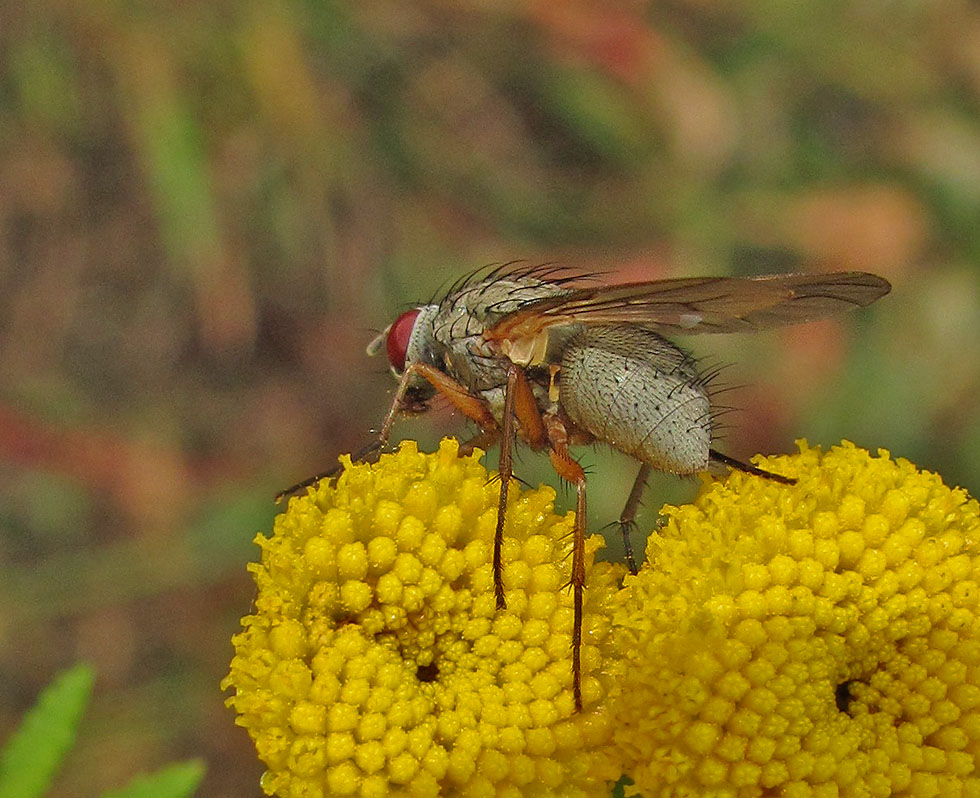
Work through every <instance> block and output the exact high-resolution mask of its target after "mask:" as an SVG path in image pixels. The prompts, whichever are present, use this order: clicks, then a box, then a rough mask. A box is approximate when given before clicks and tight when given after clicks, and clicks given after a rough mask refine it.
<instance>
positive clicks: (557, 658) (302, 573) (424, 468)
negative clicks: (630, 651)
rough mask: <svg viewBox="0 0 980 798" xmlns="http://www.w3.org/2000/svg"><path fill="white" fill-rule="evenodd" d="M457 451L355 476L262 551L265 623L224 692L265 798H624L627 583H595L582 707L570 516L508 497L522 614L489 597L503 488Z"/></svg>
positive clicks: (258, 569) (507, 540)
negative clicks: (616, 620) (620, 689)
mask: <svg viewBox="0 0 980 798" xmlns="http://www.w3.org/2000/svg"><path fill="white" fill-rule="evenodd" d="M479 454H480V453H477V454H475V455H473V456H468V457H458V446H457V444H456V442H455V441H452V440H444V441H443V442H442V444H441V446H440V448H439V451H438V452H436V453H434V454H421V453H419V452H418V450H417V448H416V446H415V444H414V443H413V442H411V441H408V442H406V443H404V444H402V446H401V448H400V449H399V451H398V452H397V453H395V454H392V455H385V456H382V458H381V459H380V461H379V462H378V463H377V464H373V465H364V464H351V462H350V460H349V459H348V460H346V461H345V462H344V472H343V474H342V475H341V476H340V477H339V478H338V479H337V480H336V483H335V484H334V483H333V482H330V483H328V482H326V481H324V482H322V483H321V484H320V485H319V486H318V487H317V488H316V489H315V490H313V489H311V490H310V491H309V492H308V494H307V495H306V496H302V497H296V498H293V499H292V500H290V503H289V507H288V509H287V510H286V512H285V513H283V514H282V515H280V516H278V517H277V518H276V521H275V526H274V530H273V534H272V537H265V536H263V535H261V534H260V535H259V536H258V537H257V538H256V542H257V543H258V545H259V546H260V547H261V549H262V558H261V562H260V563H256V564H253V565H252V566H250V570H251V571H252V574H253V576H254V578H255V581H256V584H257V586H258V596H257V598H256V600H255V604H254V613H253V614H252V615H249V616H247V617H245V618H244V619H243V620H242V626H243V629H242V631H241V632H240V633H239V634H238V635H236V637H235V638H234V646H235V657H234V659H233V660H232V663H231V671H230V673H229V675H228V676H227V677H226V678H225V680H224V682H223V686H224V687H225V688H231V689H233V690H234V695H233V696H232V697H231V698H229V699H228V704H229V705H230V706H232V707H233V708H234V709H235V711H236V713H237V715H238V719H237V722H238V723H239V724H240V725H242V726H244V727H245V728H246V729H247V730H248V732H249V734H250V735H251V736H252V739H253V740H254V742H255V746H256V749H257V752H258V755H259V758H260V759H261V760H262V761H263V762H264V763H265V765H266V768H267V770H266V773H265V775H264V777H263V779H262V789H263V790H264V791H265V793H266V794H267V795H277V796H282V798H300V797H301V796H302V798H322V797H323V796H342V795H352V796H362V797H363V798H381V796H388V795H392V796H398V795H405V796H417V797H419V798H422V797H423V796H440V795H447V796H453V795H460V796H462V795H466V796H486V797H487V798H489V797H490V796H512V798H518V796H552V795H554V796H558V795H562V796H592V795H597V796H599V795H602V796H604V795H609V793H610V784H609V782H610V780H611V781H615V780H616V779H617V778H618V777H619V775H620V771H618V770H617V769H616V763H612V762H611V760H610V758H609V756H608V750H609V745H610V741H611V737H612V724H611V720H610V716H609V712H608V708H607V702H606V701H605V698H606V696H607V695H608V693H609V692H610V690H611V689H612V687H613V685H614V684H615V683H616V682H617V681H618V680H619V679H620V678H621V676H622V672H621V670H618V669H620V668H621V667H622V665H621V661H620V660H618V659H616V658H615V657H614V656H612V653H613V651H612V649H611V646H612V635H611V623H610V618H611V615H612V605H613V603H614V600H615V596H616V591H617V588H618V585H617V582H618V580H619V578H620V577H621V575H622V570H621V569H620V568H619V567H618V566H611V565H609V564H602V563H597V564H595V565H592V558H593V554H594V553H595V550H596V549H597V548H598V547H599V546H600V545H601V539H600V538H598V537H594V538H591V539H590V540H589V541H588V544H587V550H588V556H587V563H588V565H589V572H588V579H587V590H586V606H585V624H584V641H585V645H584V646H583V650H582V663H583V698H584V704H585V708H584V711H583V712H581V713H576V712H575V711H574V704H573V698H572V670H571V668H572V664H571V640H572V606H571V601H572V598H571V594H570V591H569V590H568V589H567V584H568V581H569V566H570V557H569V556H568V555H569V551H570V547H571V537H570V533H571V531H572V525H573V516H572V515H566V516H563V517H561V516H556V515H555V514H554V512H553V502H554V492H553V491H552V490H551V489H550V488H546V487H544V488H541V489H539V490H529V491H524V492H521V491H520V490H519V489H516V486H515V485H514V483H511V484H512V487H511V496H510V502H509V505H508V508H507V517H506V524H505V527H504V548H503V562H504V571H503V578H504V584H505V587H506V600H507V609H506V610H497V609H496V606H495V601H494V591H493V569H492V565H491V557H492V552H493V534H494V526H495V522H496V514H497V510H496V507H497V500H498V496H499V482H498V481H496V480H495V479H493V478H492V475H490V474H488V472H487V471H486V469H485V468H484V467H483V466H482V465H481V464H480V462H479Z"/></svg>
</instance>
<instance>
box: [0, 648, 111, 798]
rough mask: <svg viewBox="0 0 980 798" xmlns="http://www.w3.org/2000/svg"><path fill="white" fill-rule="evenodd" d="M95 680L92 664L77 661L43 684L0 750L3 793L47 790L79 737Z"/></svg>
mask: <svg viewBox="0 0 980 798" xmlns="http://www.w3.org/2000/svg"><path fill="white" fill-rule="evenodd" d="M94 682H95V671H94V670H93V669H92V668H91V666H89V665H76V666H75V667H74V668H72V669H70V670H68V671H65V672H64V673H62V674H60V675H59V676H58V677H57V678H56V679H55V680H54V681H53V682H52V683H51V684H50V685H48V687H46V688H45V689H44V692H42V693H41V695H40V697H39V698H38V700H37V704H35V706H34V707H33V708H32V709H31V710H30V711H29V712H28V713H27V715H26V716H25V717H24V720H23V721H22V722H21V724H20V728H19V729H17V731H16V732H14V734H13V736H12V737H11V738H10V739H9V740H8V741H7V744H6V745H5V746H4V748H3V752H2V753H0V795H2V796H3V797H4V798H40V796H42V795H44V793H45V792H46V791H47V789H48V787H50V786H51V782H52V781H53V780H54V776H55V773H56V772H57V771H58V767H59V766H60V765H61V761H62V759H64V757H65V754H67V753H68V751H69V750H70V749H71V747H72V744H73V743H74V742H75V733H76V731H77V729H78V723H79V721H80V720H81V717H82V714H83V713H84V712H85V708H86V707H87V706H88V701H89V697H90V696H91V694H92V684H93V683H94Z"/></svg>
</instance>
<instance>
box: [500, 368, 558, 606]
mask: <svg viewBox="0 0 980 798" xmlns="http://www.w3.org/2000/svg"><path fill="white" fill-rule="evenodd" d="M515 417H516V418H517V421H518V422H520V425H521V432H522V433H523V434H524V437H525V438H526V439H527V442H528V443H529V444H530V446H531V448H532V449H540V448H541V447H542V446H543V445H544V443H545V440H546V438H545V429H544V422H543V421H542V420H541V412H540V411H539V410H538V404H537V402H536V401H535V398H534V392H533V391H532V390H531V385H530V383H528V381H527V375H525V374H524V369H522V368H521V367H520V366H518V365H517V364H516V363H511V364H509V365H508V366H507V390H506V393H505V394H504V416H503V429H502V431H501V433H500V435H501V437H500V464H499V465H498V466H497V473H498V474H499V475H500V500H499V502H498V504H497V526H496V528H495V529H494V533H493V594H494V596H495V598H496V600H497V609H498V610H503V609H507V600H506V599H505V598H504V563H503V555H502V549H503V545H504V519H505V518H506V515H507V493H508V490H509V488H510V478H511V477H512V476H513V474H514V452H513V447H514V418H515Z"/></svg>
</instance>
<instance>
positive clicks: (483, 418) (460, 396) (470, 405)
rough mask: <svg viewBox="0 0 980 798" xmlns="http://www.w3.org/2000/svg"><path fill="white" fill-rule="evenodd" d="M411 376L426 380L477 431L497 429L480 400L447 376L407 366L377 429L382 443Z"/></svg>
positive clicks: (425, 366)
mask: <svg viewBox="0 0 980 798" xmlns="http://www.w3.org/2000/svg"><path fill="white" fill-rule="evenodd" d="M415 376H418V377H422V378H423V379H426V380H428V381H429V383H430V384H431V385H432V387H433V388H435V389H436V390H437V391H438V392H439V393H441V394H442V395H443V396H445V397H446V398H447V399H448V400H449V401H450V402H451V403H452V405H453V407H455V408H456V409H457V410H459V412H460V413H462V414H463V415H464V416H466V417H467V418H468V419H471V420H472V421H475V422H476V423H477V424H478V425H479V427H480V430H481V431H483V432H488V433H489V432H493V431H494V430H497V429H499V425H498V424H497V419H495V418H494V417H493V413H491V412H490V408H489V407H487V403H486V402H485V401H483V399H481V398H480V397H478V396H474V395H473V394H471V393H470V392H469V391H468V390H466V388H464V387H463V386H462V385H460V384H459V383H458V382H456V380H454V379H453V378H452V377H450V376H449V375H448V374H445V373H444V372H442V371H439V369H437V368H434V367H432V366H430V365H428V364H427V363H411V364H410V365H409V366H408V367H407V368H406V369H405V373H404V374H403V375H402V378H401V382H399V383H398V392H397V393H396V394H395V401H394V402H393V403H392V405H391V409H390V410H389V411H388V415H387V416H386V417H385V423H384V426H382V427H381V434H382V436H383V438H382V440H383V441H387V440H388V433H389V432H390V430H391V425H392V424H393V423H394V420H395V416H397V415H398V410H399V408H400V406H401V403H402V400H403V399H404V398H405V392H406V391H407V390H408V384H409V382H411V379H412V377H415Z"/></svg>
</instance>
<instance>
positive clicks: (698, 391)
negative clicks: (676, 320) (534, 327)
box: [559, 325, 711, 474]
mask: <svg viewBox="0 0 980 798" xmlns="http://www.w3.org/2000/svg"><path fill="white" fill-rule="evenodd" d="M559 373H560V383H559V391H560V396H561V405H562V407H563V408H564V410H565V412H566V413H567V414H568V417H569V418H570V419H571V420H572V421H573V422H574V423H575V424H576V425H577V426H579V427H581V428H583V429H585V430H586V431H588V432H589V433H591V434H592V435H594V436H595V437H596V438H597V439H599V440H601V441H604V442H606V443H608V444H610V445H611V446H614V447H615V448H617V449H619V450H621V451H623V452H625V453H626V454H630V455H632V456H633V457H635V458H637V459H638V460H640V461H642V462H644V463H648V464H650V465H652V466H653V467H654V468H657V469H659V470H661V471H671V472H674V473H678V474H690V473H694V472H696V471H701V470H704V469H705V468H706V467H707V464H708V451H709V448H710V445H711V414H710V405H709V401H708V393H707V390H706V388H705V385H704V381H703V380H702V379H701V378H700V376H699V375H698V373H697V370H696V368H695V363H694V360H693V358H691V357H690V355H688V354H686V353H685V352H683V351H682V350H681V349H679V348H678V347H676V346H674V345H673V344H672V343H670V342H669V341H667V340H666V339H664V338H663V337H661V336H660V335H658V334H657V333H655V332H653V331H652V330H648V329H646V328H643V327H636V326H629V325H603V326H595V327H588V328H585V329H583V330H582V331H581V332H580V333H578V334H577V335H575V336H574V337H573V338H572V339H571V340H570V341H568V343H567V345H566V346H565V348H564V351H563V353H562V360H561V371H560V372H559Z"/></svg>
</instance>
